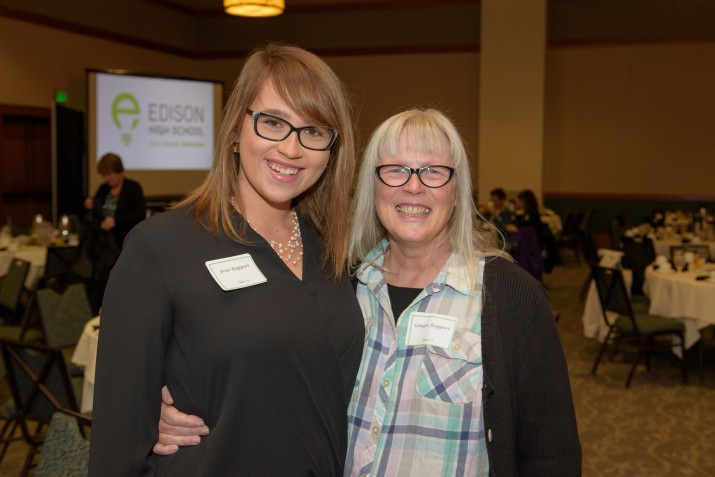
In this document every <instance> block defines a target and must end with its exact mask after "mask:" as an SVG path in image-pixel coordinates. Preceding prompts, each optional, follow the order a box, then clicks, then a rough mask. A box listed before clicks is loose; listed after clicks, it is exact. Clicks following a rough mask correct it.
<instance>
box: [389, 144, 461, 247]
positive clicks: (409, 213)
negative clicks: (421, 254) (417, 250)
mask: <svg viewBox="0 0 715 477" xmlns="http://www.w3.org/2000/svg"><path fill="white" fill-rule="evenodd" d="M407 143H408V141H407V140H406V136H405V134H404V133H403V134H402V136H401V137H400V152H399V153H398V154H396V155H391V156H386V157H382V158H381V159H380V162H379V163H380V164H400V165H405V166H407V167H411V168H419V167H424V166H429V165H433V166H436V165H441V166H452V160H451V158H450V157H449V154H448V152H446V151H448V149H447V147H445V152H443V153H439V154H434V153H423V152H419V151H413V150H410V149H409V148H408V147H407ZM375 181H377V182H376V194H375V203H376V211H377V216H378V218H379V219H380V222H381V223H382V225H383V227H385V229H386V230H387V235H388V238H389V239H390V242H391V246H392V247H395V246H397V247H424V248H436V247H439V246H442V245H444V244H445V243H446V242H447V240H448V224H449V219H450V218H451V217H452V213H453V211H454V207H455V204H456V200H457V196H456V181H454V180H451V181H449V182H448V183H447V184H446V185H445V186H443V187H440V188H437V189H434V188H429V187H426V186H425V185H423V184H422V183H421V182H420V181H419V178H418V177H417V174H412V176H411V177H410V180H409V181H408V182H407V183H406V184H405V185H403V186H400V187H389V186H387V185H385V184H383V183H382V182H380V181H379V179H377V177H375Z"/></svg>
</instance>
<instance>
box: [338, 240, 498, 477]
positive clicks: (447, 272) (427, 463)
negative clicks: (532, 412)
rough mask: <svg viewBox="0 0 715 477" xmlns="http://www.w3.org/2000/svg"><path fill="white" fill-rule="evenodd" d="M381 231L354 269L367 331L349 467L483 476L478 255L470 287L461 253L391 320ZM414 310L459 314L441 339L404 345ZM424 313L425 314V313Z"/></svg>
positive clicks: (351, 419)
mask: <svg viewBox="0 0 715 477" xmlns="http://www.w3.org/2000/svg"><path fill="white" fill-rule="evenodd" d="M386 248H387V242H386V241H383V242H382V243H381V244H380V245H378V246H377V247H376V248H375V249H374V250H373V251H372V252H371V253H370V254H369V255H368V256H367V257H366V259H365V261H364V262H363V263H364V264H363V265H362V266H361V268H360V269H359V271H358V275H357V276H358V281H359V283H358V287H357V297H358V301H359V303H360V306H361V308H362V311H363V315H364V316H365V325H366V330H367V333H366V341H365V347H364V350H363V359H362V363H361V365H360V370H359V371H358V379H357V381H356V384H355V388H354V390H353V395H352V399H351V402H350V406H349V408H348V454H347V459H346V465H345V475H350V476H363V475H364V476H368V475H369V476H373V477H383V476H390V477H393V476H410V477H419V476H424V477H438V476H443V477H446V476H459V477H461V476H466V475H469V476H486V475H488V470H489V463H488V458H487V451H486V443H485V432H484V422H483V413H482V381H483V368H482V352H481V311H482V294H481V289H482V279H483V271H484V261H483V260H480V263H479V269H478V274H477V284H476V287H475V289H469V287H468V282H467V275H466V270H465V267H464V266H463V264H462V263H461V260H460V258H459V257H457V256H455V255H454V254H453V255H452V256H451V257H450V258H449V259H448V261H447V263H446V264H445V266H444V268H443V269H442V270H441V271H440V273H439V274H438V276H437V277H436V279H435V280H434V281H433V282H432V283H430V284H429V285H428V286H427V287H425V289H424V290H422V291H421V292H420V294H419V295H418V296H417V298H416V299H415V300H414V301H413V302H412V303H411V304H410V305H409V306H408V308H407V309H406V310H404V311H403V312H402V315H401V316H400V319H399V320H398V322H397V325H395V320H394V319H393V316H392V309H391V307H390V300H389V296H388V292H387V283H386V282H385V278H384V276H383V274H382V271H381V269H380V267H381V266H382V262H383V258H384V251H385V250H386ZM419 316H422V317H424V316H427V317H429V316H437V317H445V316H446V317H447V318H450V317H451V319H452V320H454V319H456V324H455V325H454V328H453V334H452V335H451V340H450V341H449V343H448V344H447V346H425V345H409V344H408V333H410V328H411V327H412V328H413V329H414V328H415V326H416V325H415V323H417V322H416V321H415V320H417V319H418V318H417V317H419ZM428 319H429V318H428Z"/></svg>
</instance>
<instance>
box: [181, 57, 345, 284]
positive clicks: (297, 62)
mask: <svg viewBox="0 0 715 477" xmlns="http://www.w3.org/2000/svg"><path fill="white" fill-rule="evenodd" d="M267 81H270V82H271V83H272V84H273V86H274V87H275V89H276V91H277V92H278V94H279V95H280V97H281V98H282V99H283V100H284V101H285V102H286V103H288V105H289V106H290V107H291V108H292V109H293V110H295V111H296V112H298V113H299V114H301V115H302V116H304V117H305V119H306V120H309V121H313V122H315V123H316V124H320V125H324V126H328V127H331V128H334V129H335V130H336V131H338V138H337V140H336V142H335V144H334V145H333V146H332V148H331V150H330V159H329V161H328V166H327V168H326V170H325V172H324V173H323V175H322V176H321V177H320V179H319V180H318V182H317V183H316V184H314V185H313V186H312V187H311V188H310V189H308V190H307V191H306V192H305V193H303V194H302V195H301V196H300V197H297V198H296V199H295V202H296V204H297V205H299V206H300V210H301V213H302V215H303V216H304V217H305V219H306V220H307V221H309V222H310V223H311V224H312V225H313V226H314V227H315V228H316V229H317V231H318V233H320V235H321V237H322V238H323V240H324V243H325V254H324V257H323V258H324V264H325V265H327V266H329V267H330V268H331V272H332V274H333V276H334V277H338V276H339V275H340V274H341V273H342V272H343V270H344V264H345V260H346V257H347V231H348V210H349V206H350V187H349V185H350V184H351V183H352V180H353V175H354V172H355V162H356V157H355V137H354V133H353V118H352V111H351V107H350V104H349V101H348V99H347V97H346V94H345V92H344V88H343V85H342V83H341V81H340V79H339V78H338V77H337V75H336V74H335V73H334V72H333V70H332V69H330V67H329V66H328V65H327V64H326V63H325V62H324V61H323V60H321V59H320V58H318V57H317V56H315V55H314V54H312V53H310V52H308V51H306V50H303V49H302V48H298V47H295V46H289V45H280V44H275V43H271V44H268V45H266V46H263V47H260V48H257V49H255V50H254V51H253V52H252V53H251V54H250V55H249V56H248V58H247V60H246V63H245V65H244V66H243V69H242V70H241V73H240V75H239V76H238V78H237V79H236V83H235V85H234V87H233V91H232V92H231V96H230V97H229V99H228V101H227V104H226V108H225V110H224V116H223V121H222V122H221V125H220V128H219V132H218V137H217V140H216V147H215V152H214V162H213V165H212V167H211V170H210V171H209V173H208V175H207V177H206V179H205V180H204V182H203V183H202V184H201V185H200V186H199V187H197V188H196V189H195V190H194V191H192V192H191V193H190V194H189V195H188V196H187V198H186V199H185V200H184V201H182V203H181V204H179V206H181V205H188V206H189V207H190V209H191V211H192V213H193V215H194V217H195V218H196V220H197V221H199V222H200V223H202V224H203V225H204V226H205V227H206V228H207V229H209V230H210V231H211V232H212V233H214V234H218V233H219V231H221V230H222V231H223V232H224V233H226V234H227V235H228V236H229V237H230V238H231V239H233V240H236V241H238V242H241V243H245V242H246V239H245V229H241V228H240V227H239V228H238V229H237V228H236V227H234V225H233V221H232V220H231V216H232V214H233V206H232V204H231V199H230V198H231V197H234V198H235V199H238V197H239V194H238V191H237V190H236V188H237V185H238V171H239V165H238V161H236V158H235V157H234V153H233V151H232V145H233V143H234V141H236V138H238V137H239V136H240V132H241V124H242V123H243V118H244V116H245V115H246V110H247V109H248V108H249V106H250V105H251V103H252V102H253V101H254V100H255V98H256V96H257V95H258V92H259V91H260V89H261V87H262V86H263V85H264V84H265V83H266V82H267ZM239 206H240V204H239Z"/></svg>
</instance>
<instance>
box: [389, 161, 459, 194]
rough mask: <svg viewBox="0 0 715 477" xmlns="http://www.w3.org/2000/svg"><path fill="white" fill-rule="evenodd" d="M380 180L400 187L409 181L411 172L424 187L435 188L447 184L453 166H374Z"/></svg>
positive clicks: (391, 185) (390, 185) (452, 172)
mask: <svg viewBox="0 0 715 477" xmlns="http://www.w3.org/2000/svg"><path fill="white" fill-rule="evenodd" d="M375 174H377V177H378V178H379V179H380V181H381V182H382V183H383V184H385V185H386V186H389V187H400V186H403V185H405V184H407V182H409V180H410V177H412V174H417V177H418V178H419V180H420V182H421V183H422V184H423V185H424V186H425V187H430V188H432V189H437V188H439V187H442V186H445V185H447V183H448V182H449V180H450V179H451V178H452V176H453V175H454V168H453V167H449V166H424V167H420V168H418V169H413V168H411V167H407V166H402V165H400V164H383V165H381V166H377V167H376V168H375Z"/></svg>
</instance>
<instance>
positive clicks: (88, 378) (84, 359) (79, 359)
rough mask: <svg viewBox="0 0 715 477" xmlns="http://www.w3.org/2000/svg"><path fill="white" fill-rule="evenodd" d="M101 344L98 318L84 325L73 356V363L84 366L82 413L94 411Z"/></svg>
mask: <svg viewBox="0 0 715 477" xmlns="http://www.w3.org/2000/svg"><path fill="white" fill-rule="evenodd" d="M98 344H99V317H98V316H96V317H94V318H92V319H91V320H89V321H88V322H87V324H86V325H84V330H83V331H82V335H81V336H80V337H79V341H78V342H77V346H76V347H75V350H74V353H73V354H72V362H73V363H74V364H76V365H78V366H84V384H83V386H82V399H81V404H80V411H81V412H82V413H87V412H90V411H91V410H92V402H93V400H94V374H95V366H96V364H97V345H98Z"/></svg>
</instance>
